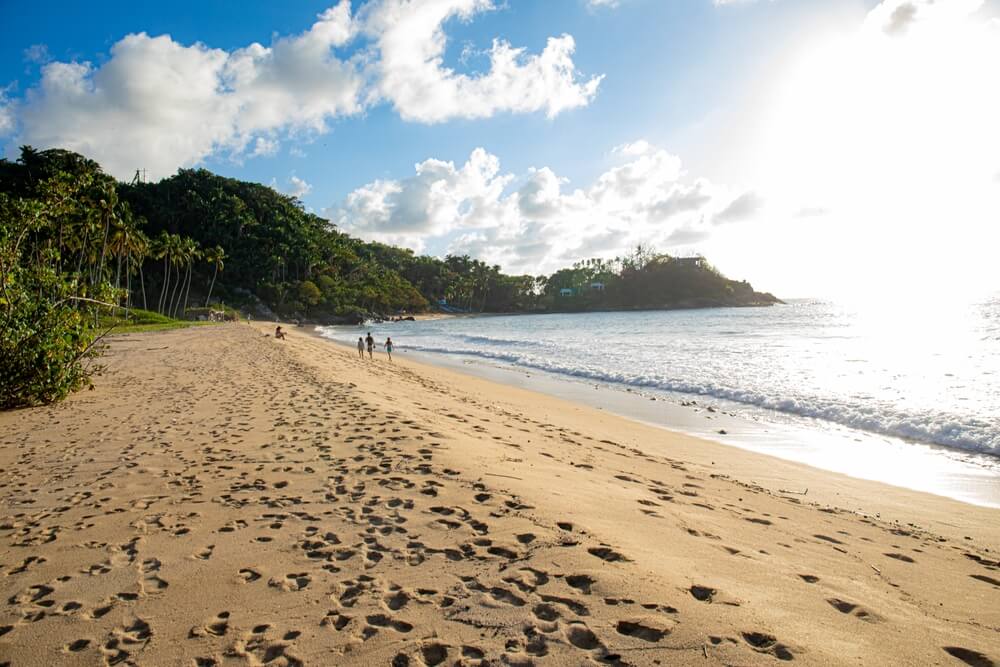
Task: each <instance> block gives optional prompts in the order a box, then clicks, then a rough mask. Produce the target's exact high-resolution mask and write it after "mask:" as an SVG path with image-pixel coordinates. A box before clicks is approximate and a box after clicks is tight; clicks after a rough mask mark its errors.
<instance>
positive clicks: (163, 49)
mask: <svg viewBox="0 0 1000 667" xmlns="http://www.w3.org/2000/svg"><path fill="white" fill-rule="evenodd" d="M492 9H495V7H494V5H493V2H492V0H436V1H435V2H404V1H403V0H371V2H369V3H368V4H367V5H364V6H363V7H362V8H361V10H360V12H361V13H360V14H359V15H352V12H351V3H350V0H340V2H338V3H337V4H336V5H334V6H332V7H330V8H329V9H327V10H326V11H324V12H322V13H321V14H319V15H318V16H317V18H316V21H315V22H314V23H313V25H312V26H311V27H310V28H309V29H308V30H306V31H305V32H302V33H300V34H296V35H290V36H279V37H275V38H274V39H273V40H272V42H271V44H270V46H264V45H262V44H258V43H254V44H250V45H249V46H246V47H243V48H239V49H235V50H232V51H226V50H222V49H216V48H211V47H210V46H207V45H205V44H201V43H195V44H190V45H186V44H181V43H179V42H177V41H175V40H173V39H172V38H171V37H170V36H168V35H159V36H150V35H148V34H146V33H137V34H130V35H127V36H125V37H124V38H122V39H121V40H119V41H118V42H116V43H115V44H114V45H113V46H112V47H111V52H110V57H109V58H108V59H107V61H105V62H103V63H100V64H94V63H91V62H58V61H56V62H53V61H51V60H49V56H48V51H47V49H46V48H45V47H44V46H43V45H36V46H32V47H30V48H29V49H27V50H26V52H25V56H26V58H28V59H30V60H32V61H33V62H36V63H38V64H40V65H41V70H40V74H41V76H40V81H39V83H38V84H37V85H36V86H35V87H33V88H31V89H30V90H29V91H28V92H27V94H26V95H25V96H24V98H23V99H20V100H18V103H17V105H16V106H15V105H13V104H11V103H9V102H6V101H4V100H2V99H0V131H6V132H7V133H8V134H9V133H10V132H12V131H13V128H14V127H15V120H19V121H20V128H19V134H18V135H17V136H16V137H15V139H16V141H15V142H14V143H26V144H31V145H34V146H36V147H38V148H48V147H64V148H69V149H71V150H75V151H78V152H81V153H84V154H86V155H88V156H89V157H92V158H95V159H97V160H98V161H99V162H100V163H101V164H102V165H103V166H104V167H105V168H106V169H108V170H109V171H110V172H111V173H113V174H115V175H117V176H119V177H126V176H128V175H129V174H131V173H132V172H133V171H134V170H135V169H136V168H145V169H146V170H147V171H148V173H149V174H150V175H151V177H153V178H160V177H163V176H166V175H169V174H170V173H172V172H173V171H174V170H176V169H177V168H178V167H186V166H192V165H195V164H197V163H199V162H202V161H203V160H205V159H206V158H207V157H209V156H212V155H223V156H230V157H232V158H236V159H240V158H242V157H244V156H249V157H257V156H268V155H274V154H275V153H276V152H277V151H278V150H279V148H280V145H281V142H282V141H283V140H285V139H287V138H289V137H292V138H297V137H302V136H305V137H308V136H312V135H315V134H318V133H324V132H327V131H329V129H330V124H331V121H332V120H334V119H336V118H340V117H344V116H348V115H352V114H358V113H361V112H362V111H364V109H365V108H366V107H367V106H369V105H371V104H376V103H378V102H379V101H388V102H389V103H391V104H392V105H393V106H394V107H395V108H396V109H397V110H398V112H399V113H400V115H401V116H402V117H404V118H405V119H408V120H415V121H422V122H439V121H443V120H447V119H449V118H456V117H462V118H483V117H487V116H491V115H493V114H494V113H497V112H503V111H508V112H534V111H544V112H545V113H546V114H547V115H548V116H550V117H552V116H555V115H557V114H559V113H560V112H562V111H564V110H567V109H571V108H574V107H579V106H582V105H585V104H587V103H589V102H590V100H591V99H592V98H593V96H594V95H595V94H596V91H597V87H598V85H599V83H600V77H594V78H591V79H588V80H583V79H581V78H580V76H579V75H578V73H577V71H576V67H575V65H574V64H573V60H572V54H573V51H574V48H575V44H574V41H573V38H572V37H571V36H569V35H563V36H560V37H553V38H551V39H550V40H549V43H548V45H547V46H546V47H545V49H544V50H543V51H542V52H541V53H539V54H536V55H529V54H527V53H526V51H525V50H524V49H521V48H516V47H513V46H511V45H510V44H508V43H507V42H504V41H502V40H495V41H494V42H493V46H492V48H491V49H490V51H489V52H488V56H489V59H490V67H489V71H488V72H486V73H484V74H481V75H475V76H471V75H467V74H461V73H458V72H455V71H453V70H451V69H448V68H446V67H444V66H443V65H442V54H443V52H444V48H445V43H446V37H445V34H444V30H443V27H442V24H443V23H444V22H445V21H446V20H448V19H449V18H455V17H457V18H459V19H463V20H471V19H472V18H473V17H474V16H475V15H477V14H479V13H481V12H484V11H488V10H492ZM359 42H360V46H359V45H358V44H359ZM348 47H350V48H348ZM344 51H349V52H350V55H343V52H344ZM338 53H341V55H338ZM15 111H16V114H15Z"/></svg>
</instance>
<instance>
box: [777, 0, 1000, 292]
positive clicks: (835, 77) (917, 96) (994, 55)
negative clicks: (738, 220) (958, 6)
mask: <svg viewBox="0 0 1000 667" xmlns="http://www.w3.org/2000/svg"><path fill="white" fill-rule="evenodd" d="M998 44H1000V35H998V34H997V29H996V27H995V26H992V25H990V24H988V23H983V22H980V21H977V20H975V17H974V16H973V17H967V18H966V17H961V18H960V17H955V16H947V17H943V18H939V20H935V21H927V22H925V23H918V24H916V25H914V26H911V28H910V30H909V31H908V32H907V33H905V34H902V35H889V34H886V33H885V32H884V31H883V30H881V29H879V27H877V26H873V25H865V26H864V28H863V29H862V30H860V31H858V32H856V33H854V34H851V35H847V36H839V37H835V38H830V39H828V40H827V41H825V42H823V43H819V44H812V45H810V46H809V47H808V48H806V49H804V51H803V52H802V53H801V54H800V55H799V56H798V57H797V58H795V59H794V62H793V64H792V65H791V66H790V68H789V69H788V71H787V72H786V73H785V75H784V84H783V85H782V86H781V88H780V92H779V94H778V95H777V96H776V98H775V103H774V105H773V108H772V110H771V113H770V121H769V122H768V123H767V125H766V127H767V129H766V130H765V132H764V141H763V142H762V151H761V152H762V156H763V157H762V160H761V163H760V175H761V178H762V180H763V182H764V184H765V186H764V187H766V189H767V190H768V191H770V192H779V193H782V194H783V199H784V200H785V201H787V202H789V203H788V204H787V211H786V212H785V213H786V217H787V221H786V223H785V225H786V226H785V229H784V230H781V231H779V232H778V233H779V234H780V233H789V232H790V228H791V227H801V226H803V225H806V226H808V225H810V224H812V223H811V222H810V221H809V220H804V219H802V216H801V215H796V212H797V211H803V210H808V211H812V212H814V213H813V216H814V217H821V218H823V224H822V225H814V230H813V232H812V234H811V235H812V236H813V243H812V244H811V245H812V246H813V252H814V253H815V258H814V259H815V263H814V265H813V266H814V270H822V271H826V272H828V273H830V276H831V277H832V278H834V279H835V281H836V282H837V283H838V284H839V285H840V287H839V290H840V291H841V292H846V293H864V292H867V291H870V290H871V289H872V288H873V286H877V288H878V289H879V290H880V291H884V290H885V289H886V288H889V289H894V288H896V287H898V288H900V291H906V292H909V293H911V294H919V295H921V297H922V298H927V297H929V296H941V295H947V294H950V293H954V291H955V290H961V291H973V292H976V293H981V292H984V291H989V290H990V289H997V288H1000V284H998V283H997V276H996V275H995V271H993V266H992V260H993V258H992V253H993V251H994V250H995V248H996V247H997V241H998V232H997V216H998V212H1000V183H998V182H997V180H996V175H997V173H998V172H1000V150H998V149H1000V130H998V128H997V124H996V118H998V117H1000V87H998V86H996V85H995V81H996V79H995V71H991V68H992V67H994V66H995V65H996V63H997V62H998V61H1000V60H998V56H1000V46H998ZM797 232H798V233H801V232H802V230H801V229H798V230H797Z"/></svg>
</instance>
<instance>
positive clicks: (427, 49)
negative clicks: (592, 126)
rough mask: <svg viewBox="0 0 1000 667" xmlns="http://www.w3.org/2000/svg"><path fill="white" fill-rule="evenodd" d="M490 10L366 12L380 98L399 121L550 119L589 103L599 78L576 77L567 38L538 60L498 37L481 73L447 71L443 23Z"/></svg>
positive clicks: (426, 6)
mask: <svg viewBox="0 0 1000 667" xmlns="http://www.w3.org/2000/svg"><path fill="white" fill-rule="evenodd" d="M495 9H496V5H495V4H494V2H493V0H436V1H435V2H424V3H417V2H406V1H405V0H373V2H372V3H370V4H369V5H367V6H366V7H365V9H364V10H363V15H364V24H365V29H366V31H367V32H368V34H369V35H371V36H372V38H373V39H374V41H375V45H376V48H377V50H378V53H379V57H378V59H377V60H376V62H375V63H374V64H373V65H372V68H373V69H374V70H375V71H376V72H377V80H378V83H377V92H378V94H379V95H380V96H381V97H382V98H384V99H386V100H388V101H390V102H391V103H392V104H393V106H394V107H395V108H396V110H397V111H398V112H399V114H400V115H401V116H402V117H403V118H405V119H407V120H416V121H420V122H425V123H436V122H441V121H445V120H448V119H451V118H484V117H488V116H492V115H494V114H496V113H498V112H516V113H524V112H534V111H540V110H544V111H545V113H546V115H547V116H548V117H550V118H552V117H555V116H556V115H558V114H559V113H561V112H563V111H566V110H568V109H573V108H576V107H581V106H585V105H587V104H589V103H590V101H591V100H592V99H593V97H594V95H596V94H597V88H598V86H599V85H600V82H601V78H602V77H600V76H595V77H592V78H590V79H586V80H584V79H582V78H581V77H580V76H579V73H578V72H577V70H576V66H575V65H574V63H573V59H572V55H573V52H574V50H575V48H576V43H575V41H574V40H573V37H572V36H570V35H562V36H560V37H550V38H549V40H548V43H547V44H546V46H545V48H544V49H543V50H542V52H541V53H540V54H537V55H528V54H527V53H526V51H525V49H523V48H518V47H514V46H511V45H510V43H508V42H506V41H504V40H500V39H495V40H494V41H493V45H492V47H491V49H490V50H489V53H488V56H489V60H490V67H489V71H488V72H486V73H484V74H478V75H475V76H470V75H467V74H462V73H459V72H456V71H454V70H452V69H450V68H448V67H445V65H444V63H443V58H444V52H445V46H446V42H447V38H446V36H445V33H444V30H443V27H442V26H443V24H444V23H445V21H447V20H449V19H452V18H457V19H459V20H464V21H469V20H471V19H472V18H473V16H475V15H476V14H479V13H481V12H486V11H491V10H495Z"/></svg>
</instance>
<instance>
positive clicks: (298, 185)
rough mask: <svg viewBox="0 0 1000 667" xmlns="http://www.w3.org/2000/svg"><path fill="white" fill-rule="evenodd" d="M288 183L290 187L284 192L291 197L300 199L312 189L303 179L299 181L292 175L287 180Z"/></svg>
mask: <svg viewBox="0 0 1000 667" xmlns="http://www.w3.org/2000/svg"><path fill="white" fill-rule="evenodd" d="M288 183H289V186H290V187H289V188H288V189H287V190H286V192H287V193H288V194H290V195H291V196H293V197H298V198H302V197H304V196H306V195H307V194H309V193H310V192H312V189H313V186H312V184H311V183H307V182H306V181H305V180H304V179H301V178H299V177H298V176H295V175H294V174H293V175H292V176H290V177H289V178H288Z"/></svg>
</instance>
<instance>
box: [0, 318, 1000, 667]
mask: <svg viewBox="0 0 1000 667" xmlns="http://www.w3.org/2000/svg"><path fill="white" fill-rule="evenodd" d="M271 330H272V329H271V328H269V327H268V326H267V325H264V324H260V325H254V326H248V325H246V324H225V325H218V326H214V327H199V328H193V329H187V330H177V331H169V332H162V333H149V334H137V335H130V336H122V337H116V338H114V339H113V340H112V341H111V344H110V349H109V351H108V355H107V357H106V366H107V368H106V370H105V371H104V372H103V373H102V374H101V375H100V376H99V377H97V378H96V381H95V387H94V389H93V390H90V391H83V392H80V393H78V394H76V395H74V396H73V397H71V398H70V399H69V400H67V401H65V402H63V403H61V404H59V405H54V406H49V407H44V408H37V409H32V410H21V411H15V412H8V413H3V414H0V471H2V472H0V664H10V665H52V664H60V665H63V664H65V665H73V664H79V665H95V664H96V665H100V664H122V665H124V664H137V665H216V664H218V665H222V664H234V665H239V664H246V665H257V664H268V665H301V664H307V665H354V664H358V665H439V664H440V665H454V664H465V665H478V664H492V665H500V664H508V665H529V664H545V665H548V664H552V665H586V664H621V665H626V664H628V665H687V664H694V665H713V664H729V665H764V664H777V663H780V662H783V661H792V662H794V663H795V664H804V665H831V664H834V665H836V664H851V665H959V666H961V665H963V664H966V665H992V664H994V663H997V662H1000V562H998V561H1000V511H998V510H993V509H988V508H982V507H976V506H972V505H966V504H962V503H959V502H957V501H952V500H948V499H944V498H941V497H937V496H932V495H927V494H921V493H917V492H912V491H905V490H902V489H898V488H894V487H890V486H886V485H881V484H878V483H874V482H866V481H860V480H855V479H852V478H848V477H844V476H840V475H836V474H833V473H828V472H823V471H820V470H816V469H813V468H809V467H807V466H804V465H801V464H796V463H791V462H786V461H781V460H778V459H774V458H770V457H767V456H764V455H760V454H756V453H752V452H747V451H742V450H739V449H736V448H732V447H727V446H725V445H721V444H717V443H712V442H708V441H704V440H698V439H695V438H691V437H686V436H683V435H679V434H676V433H672V432H670V431H665V430H662V429H658V428H655V427H652V426H648V425H643V424H640V423H637V422H631V421H628V420H626V419H623V418H620V417H616V416H613V415H609V414H607V413H605V412H603V411H600V410H595V409H592V408H588V407H584V406H581V405H576V404H572V403H567V402H564V401H560V400H558V399H555V398H550V397H546V396H543V395H540V394H535V393H532V392H528V391H525V390H522V389H517V388H512V387H506V386H502V385H497V384H491V383H489V382H487V381H484V380H480V379H476V378H472V377H467V376H463V375H460V374H457V373H454V372H452V371H448V370H444V369H440V368H435V367H431V366H426V365H421V364H417V363H414V362H412V361H409V360H406V359H405V358H402V356H401V355H399V354H397V355H396V361H395V362H394V363H392V364H390V363H389V362H388V361H387V360H386V359H385V356H384V355H377V357H376V360H375V361H374V362H370V361H367V360H365V361H361V360H359V359H358V358H357V353H356V352H354V351H352V350H349V349H346V348H343V347H341V346H337V345H334V344H331V343H329V342H326V341H323V340H319V339H317V338H315V337H312V336H309V335H307V334H306V333H305V332H304V331H303V330H300V329H293V330H292V331H290V332H289V338H288V339H287V340H285V341H276V340H274V339H273V338H271V337H270V336H266V335H265V333H264V332H266V331H271ZM805 489H808V493H805V492H804V491H805Z"/></svg>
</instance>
